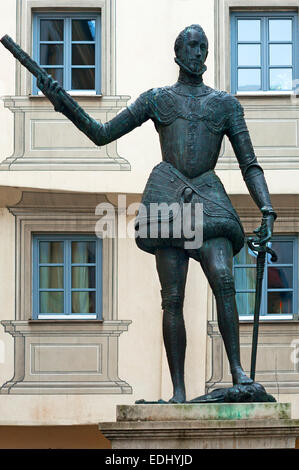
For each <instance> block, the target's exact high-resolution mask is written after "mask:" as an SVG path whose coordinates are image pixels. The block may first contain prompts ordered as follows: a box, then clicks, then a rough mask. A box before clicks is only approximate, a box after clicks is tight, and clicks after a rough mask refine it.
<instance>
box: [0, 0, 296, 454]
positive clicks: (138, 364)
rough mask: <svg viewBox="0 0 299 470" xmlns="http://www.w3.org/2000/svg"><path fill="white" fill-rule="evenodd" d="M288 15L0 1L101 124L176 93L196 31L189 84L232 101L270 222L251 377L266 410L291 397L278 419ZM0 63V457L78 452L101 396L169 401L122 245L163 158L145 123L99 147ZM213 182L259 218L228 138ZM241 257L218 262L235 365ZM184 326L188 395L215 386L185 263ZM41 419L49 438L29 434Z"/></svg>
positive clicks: (200, 291)
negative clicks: (271, 213) (185, 44)
mask: <svg viewBox="0 0 299 470" xmlns="http://www.w3.org/2000/svg"><path fill="white" fill-rule="evenodd" d="M298 13H299V1H298V0H280V1H276V0H256V1H255V2H254V5H253V2H252V1H250V0H207V1H206V2H204V5H202V4H201V2H198V1H197V0H162V1H161V0H153V1H152V2H149V1H147V0H85V1H84V2H82V1H78V0H72V1H71V0H12V1H11V2H8V3H6V4H5V6H4V5H3V6H2V7H1V16H0V24H1V30H2V31H3V32H5V33H6V34H9V35H10V36H11V37H12V38H13V39H15V41H16V42H17V43H18V44H20V46H21V47H22V48H23V49H24V50H25V51H27V52H28V53H29V54H30V55H31V56H32V57H33V58H34V59H35V60H36V61H37V62H38V63H39V64H41V65H42V66H43V67H44V68H46V70H47V71H48V73H50V74H51V75H52V76H53V77H54V78H56V79H57V80H58V81H59V82H60V83H61V84H62V85H63V86H64V88H65V89H66V90H68V91H69V92H70V93H71V94H72V95H73V96H74V98H75V99H76V100H77V101H78V103H79V104H80V105H81V106H82V107H83V108H84V109H85V111H86V112H87V113H89V114H90V115H91V116H92V117H94V118H95V119H97V120H98V121H100V122H106V121H108V120H109V119H111V118H112V117H114V116H115V115H116V114H117V113H118V112H119V111H121V110H122V109H124V108H125V107H126V106H127V105H128V104H130V103H132V102H133V101H134V100H135V99H136V98H137V97H138V96H139V95H140V94H141V93H142V92H144V91H146V90H148V89H150V88H153V87H160V86H165V85H171V84H173V83H175V81H176V79H177V75H178V68H177V65H176V64H175V63H174V60H173V57H174V51H173V45H174V41H175V39H176V37H177V35H178V33H179V32H180V31H181V30H182V29H183V28H184V27H185V26H187V25H190V24H194V23H199V24H201V26H202V27H203V28H204V30H205V32H206V34H207V36H208V39H209V55H208V58H207V67H208V68H207V72H206V73H205V75H204V81H205V83H206V84H207V85H209V86H211V87H213V88H217V89H220V90H225V91H228V92H231V93H233V94H234V95H235V96H236V97H237V98H238V99H239V100H240V102H241V104H242V106H243V107H244V110H245V117H246V121H247V125H248V128H249V131H250V134H251V138H252V141H253V145H254V149H255V152H256V155H257V158H258V160H259V163H260V164H261V166H262V167H263V169H264V172H265V176H266V180H267V183H268V186H269V190H270V193H271V195H272V202H273V205H274V208H275V210H276V212H277V213H278V219H277V221H276V223H275V237H274V239H273V247H274V248H275V249H276V251H277V252H278V256H279V260H278V263H276V264H275V265H274V264H273V265H272V264H271V262H270V260H267V269H266V274H265V280H264V287H263V300H262V309H261V315H262V316H261V326H260V337H259V349H258V358H257V374H256V380H257V381H259V382H261V383H262V384H263V385H264V386H265V387H266V388H267V391H268V392H269V393H272V394H273V395H274V396H275V397H276V399H277V400H278V401H281V402H286V401H287V402H291V403H292V410H293V417H294V418H298V417H299V353H298V347H299V346H298V345H299V323H298V235H299V189H298V183H297V182H298V178H299V140H298V133H299V101H298V98H297V97H296V85H297V86H298V84H299V62H298V44H299V30H298ZM0 64H1V75H0V91H1V93H0V94H1V96H2V101H1V103H2V104H1V105H0V122H1V126H2V139H1V142H2V144H1V155H0V160H1V161H0V208H1V209H0V227H1V231H0V234H1V235H0V236H1V239H0V240H1V242H0V259H1V263H0V279H1V282H0V298H1V300H2V302H1V305H2V310H1V313H0V320H1V325H2V327H1V330H0V403H1V418H0V435H1V439H0V440H1V442H2V445H3V447H9V446H11V447H20V442H22V446H24V447H32V446H33V447H38V446H40V447H46V448H48V447H57V446H58V447H59V446H60V447H64V446H65V447H70V446H74V447H81V448H82V442H83V441H82V433H81V434H80V432H79V431H78V430H80V429H81V430H82V431H83V433H84V436H85V437H84V439H85V441H84V446H86V447H88V446H94V447H102V448H105V447H109V442H108V441H107V440H105V438H104V437H103V436H102V435H101V433H100V432H99V431H98V430H97V427H96V425H97V423H99V422H100V421H113V420H114V419H115V406H116V405H117V404H132V403H134V402H135V400H137V399H140V398H145V399H148V400H150V399H152V400H157V399H159V398H164V399H168V398H169V397H170V396H171V392H172V387H171V381H170V376H169V371H168V366H167V361H166V356H165V351H164V347H163V339H162V321H161V320H162V310H161V300H160V286H159V281H158V276H157V273H156V268H155V259H154V257H153V256H150V255H149V254H146V253H144V252H142V251H140V250H139V249H138V248H137V247H136V244H135V240H134V238H133V237H132V236H130V234H132V227H133V221H134V215H135V211H136V210H137V207H138V203H139V202H140V199H141V194H142V191H143V189H144V186H145V184H146V180H147V178H148V175H149V173H150V171H151V170H152V168H153V167H154V165H156V164H157V163H158V162H159V161H160V160H161V153H160V148H159V142H158V138H157V133H156V131H155V128H154V126H153V123H152V122H146V123H145V124H143V126H142V127H140V128H137V129H135V130H134V131H132V132H131V133H130V134H128V135H126V136H124V137H122V138H120V139H119V140H118V141H116V142H113V143H111V144H108V145H106V146H103V147H100V148H98V147H96V146H95V145H94V144H93V143H92V142H91V141H90V140H89V139H88V138H87V137H86V136H85V135H83V134H82V133H80V132H79V130H77V129H76V128H75V126H74V125H73V124H72V123H71V122H69V121H68V120H67V119H66V118H65V117H64V116H63V115H62V114H59V113H56V112H55V111H54V108H53V106H52V104H51V103H50V102H49V101H48V100H47V99H46V98H45V97H44V96H43V95H42V94H41V93H40V92H39V91H38V88H37V85H36V81H35V79H34V78H33V77H32V75H31V74H30V73H29V72H28V71H27V70H26V69H25V68H24V67H22V66H21V65H20V63H19V62H17V61H16V60H15V59H14V58H13V56H12V55H10V54H9V52H8V51H7V50H6V49H4V47H1V50H0ZM296 80H297V82H296ZM297 95H298V92H297ZM216 172H217V174H218V175H219V177H220V178H221V180H222V182H223V184H224V185H225V188H226V190H227V192H228V194H229V195H230V198H231V200H232V202H233V205H234V207H235V208H236V209H237V211H238V213H239V215H240V217H241V220H242V223H243V226H244V229H245V231H246V234H248V235H250V234H252V231H253V230H254V229H255V228H256V227H257V226H259V224H260V220H261V216H260V213H259V211H258V209H257V208H256V207H255V205H254V203H253V201H252V200H251V198H250V196H249V194H248V190H247V188H246V186H245V184H244V182H243V180H242V176H241V172H240V169H239V167H238V164H237V160H236V157H235V156H234V154H233V151H232V148H231V146H230V144H229V141H228V140H225V141H224V142H223V145H222V148H221V154H220V157H219V162H218V164H217V167H216ZM107 227H108V229H109V230H108V229H107ZM107 231H110V232H109V233H108V235H109V236H107ZM113 235H115V236H113ZM254 263H255V259H254V257H253V256H251V254H250V253H249V252H248V250H246V249H243V251H242V252H241V253H240V254H239V255H238V257H236V259H235V260H234V272H235V280H236V292H237V294H236V295H237V303H238V307H239V314H240V337H241V350H242V351H241V352H242V362H243V364H244V366H245V369H246V370H247V371H248V370H249V369H250V353H251V334H252V313H253V303H254V274H255V272H254ZM185 322H186V330H187V356H186V387H187V398H188V399H192V398H194V397H195V396H199V395H201V394H203V393H205V392H206V391H208V390H211V389H213V388H215V387H216V388H217V387H221V386H228V385H229V384H230V380H231V379H230V374H229V366H228V362H227V359H226V355H225V352H224V347H223V343H222V339H221V337H220V333H219V329H218V326H217V321H216V309H215V303H214V299H213V296H212V292H211V289H210V287H209V286H208V283H207V281H206V278H205V276H204V274H203V272H202V270H201V268H200V266H199V264H198V263H196V262H195V261H192V262H191V264H190V266H189V273H188V281H187V287H186V297H185ZM49 426H51V428H50V429H51V432H52V434H51V432H50V433H49V432H48V433H47V434H45V429H49ZM54 429H55V432H54V431H53V430H54ZM22 433H23V434H22ZM25 435H26V437H24V436H25ZM70 436H72V438H71V440H70ZM58 440H59V442H58ZM32 442H33V443H34V444H33V445H32ZM70 442H71V443H70Z"/></svg>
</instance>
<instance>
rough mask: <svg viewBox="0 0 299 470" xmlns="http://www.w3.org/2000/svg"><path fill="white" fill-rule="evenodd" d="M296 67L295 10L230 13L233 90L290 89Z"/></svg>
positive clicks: (234, 91)
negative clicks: (293, 11)
mask: <svg viewBox="0 0 299 470" xmlns="http://www.w3.org/2000/svg"><path fill="white" fill-rule="evenodd" d="M297 67H298V25H297V15H296V13H292V12H280V13H279V12H271V13H270V12H268V13H249V12H234V13H232V15H231V90H232V93H236V92H245V91H246V92H247V91H251V92H254V91H255V92H256V91H290V90H292V88H293V84H292V81H293V80H295V79H296V78H297Z"/></svg>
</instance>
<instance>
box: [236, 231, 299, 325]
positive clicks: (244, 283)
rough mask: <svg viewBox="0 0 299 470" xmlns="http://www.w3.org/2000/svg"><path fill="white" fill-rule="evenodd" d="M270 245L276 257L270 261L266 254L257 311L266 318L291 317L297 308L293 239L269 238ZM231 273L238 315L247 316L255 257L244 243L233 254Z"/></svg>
mask: <svg viewBox="0 0 299 470" xmlns="http://www.w3.org/2000/svg"><path fill="white" fill-rule="evenodd" d="M272 248H273V250H274V251H275V252H276V253H277V256H278V260H277V262H276V263H271V260H270V256H269V255H267V259H266V265H265V271H264V280H263V295H262V303H261V312H260V314H261V315H262V316H264V317H266V318H268V319H273V318H274V319H275V318H282V319H283V318H284V319H288V318H293V315H294V314H297V311H298V309H297V291H298V274H297V271H298V268H297V264H298V263H297V257H298V252H297V239H296V238H295V237H287V236H280V237H273V241H272ZM234 276H235V287H236V302H237V306H238V312H239V315H240V318H241V319H247V318H248V317H249V318H250V317H251V316H252V315H253V313H254V301H255V282H256V280H255V277H256V257H255V256H254V254H253V253H252V252H251V250H250V249H249V248H248V246H247V244H245V245H244V247H243V248H242V250H241V251H240V252H239V253H238V254H237V255H236V256H235V257H234Z"/></svg>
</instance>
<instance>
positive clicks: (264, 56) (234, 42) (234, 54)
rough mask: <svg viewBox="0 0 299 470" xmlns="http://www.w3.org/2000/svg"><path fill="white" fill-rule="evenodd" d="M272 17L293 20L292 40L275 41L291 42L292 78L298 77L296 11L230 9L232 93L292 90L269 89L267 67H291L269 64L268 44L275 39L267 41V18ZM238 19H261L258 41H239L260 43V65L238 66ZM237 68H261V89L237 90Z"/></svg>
mask: <svg viewBox="0 0 299 470" xmlns="http://www.w3.org/2000/svg"><path fill="white" fill-rule="evenodd" d="M272 18H283V19H291V20H292V21H293V31H292V33H293V34H292V41H291V42H290V41H289V42H284V41H276V43H277V44H281V43H285V44H286V43H291V44H292V45H293V48H292V49H293V50H292V66H291V67H292V80H293V81H294V80H296V79H297V78H299V77H298V69H299V67H298V60H296V58H297V57H298V54H299V31H298V13H297V11H296V10H289V11H281V12H279V11H261V12H258V11H231V12H230V30H231V41H230V51H231V93H233V94H244V93H245V94H247V93H248V94H260V93H280V94H290V93H292V91H293V87H292V88H291V89H290V90H271V89H270V79H269V69H270V68H291V67H289V66H271V67H270V64H269V51H270V48H269V44H270V43H275V41H274V42H273V41H271V42H270V41H269V27H268V22H269V19H272ZM238 19H261V38H260V41H258V42H256V41H241V43H242V44H253V43H256V44H257V43H259V44H261V65H260V67H258V66H252V67H251V66H244V67H243V66H240V67H239V66H238V38H237V34H238V33H237V21H238ZM239 68H246V69H248V68H252V69H257V68H260V70H261V89H260V90H238V70H239Z"/></svg>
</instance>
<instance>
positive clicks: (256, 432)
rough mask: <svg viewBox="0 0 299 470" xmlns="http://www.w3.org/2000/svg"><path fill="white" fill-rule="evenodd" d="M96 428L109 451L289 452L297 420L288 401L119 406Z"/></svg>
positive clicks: (297, 434) (298, 431)
mask: <svg viewBox="0 0 299 470" xmlns="http://www.w3.org/2000/svg"><path fill="white" fill-rule="evenodd" d="M99 429H100V431H101V432H102V433H103V434H104V436H105V437H106V438H107V439H109V440H110V441H111V444H112V448H113V449H275V448H280V449H289V448H295V440H296V438H297V437H299V420H294V419H291V405H290V403H215V404H211V403H208V404H181V405H170V404H168V405H158V404H157V405H132V406H128V405H119V406H117V417H116V422H112V423H100V425H99Z"/></svg>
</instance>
